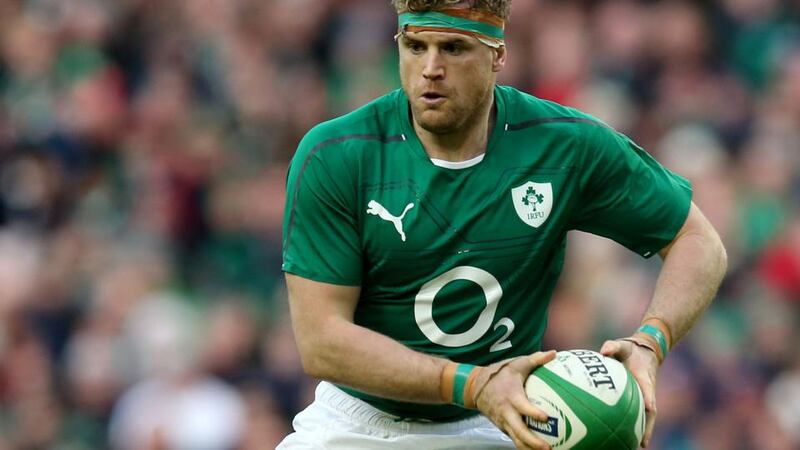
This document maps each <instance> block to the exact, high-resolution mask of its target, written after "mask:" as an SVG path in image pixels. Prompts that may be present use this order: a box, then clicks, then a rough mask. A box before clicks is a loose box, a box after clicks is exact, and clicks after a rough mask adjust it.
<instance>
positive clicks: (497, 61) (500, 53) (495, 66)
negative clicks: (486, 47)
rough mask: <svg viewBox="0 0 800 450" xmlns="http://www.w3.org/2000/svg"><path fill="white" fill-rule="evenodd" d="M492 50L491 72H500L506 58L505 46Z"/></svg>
mask: <svg viewBox="0 0 800 450" xmlns="http://www.w3.org/2000/svg"><path fill="white" fill-rule="evenodd" d="M492 50H494V61H492V70H493V71H494V72H500V71H501V70H503V67H505V66H506V56H508V52H507V51H506V46H505V45H501V46H500V47H497V48H495V49H492Z"/></svg>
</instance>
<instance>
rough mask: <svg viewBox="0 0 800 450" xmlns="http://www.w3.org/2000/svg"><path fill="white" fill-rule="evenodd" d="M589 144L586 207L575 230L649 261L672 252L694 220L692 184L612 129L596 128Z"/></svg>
mask: <svg viewBox="0 0 800 450" xmlns="http://www.w3.org/2000/svg"><path fill="white" fill-rule="evenodd" d="M585 143H586V147H585V149H584V150H585V153H584V155H583V157H584V164H583V168H582V170H581V185H582V193H581V202H580V205H579V207H578V209H577V211H576V214H575V216H574V222H573V227H572V228H575V229H578V230H582V231H586V232H589V233H593V234H597V235H600V236H604V237H607V238H609V239H612V240H614V241H616V242H618V243H620V244H622V245H624V246H625V247H627V248H628V249H630V250H632V251H634V252H636V253H638V254H640V255H642V256H644V257H650V256H652V255H654V254H655V253H657V252H658V251H660V250H661V249H663V248H664V247H666V246H667V244H669V243H670V242H672V240H673V239H674V238H675V236H676V235H677V233H678V231H679V230H680V228H681V227H682V226H683V223H684V222H685V221H686V217H687V215H688V214H689V207H690V205H691V199H692V187H691V184H690V183H689V181H688V180H686V179H685V178H683V177H680V176H678V175H676V174H675V173H673V172H671V171H669V170H668V169H666V168H665V167H663V166H661V164H659V163H658V162H657V161H656V160H655V159H654V158H653V157H652V156H650V155H649V154H648V153H647V152H646V151H644V150H643V149H642V148H641V147H639V146H638V145H636V144H635V143H634V142H633V141H631V140H630V139H629V138H628V137H626V136H624V135H622V134H620V133H618V132H616V131H614V130H612V129H610V128H606V127H604V126H601V125H595V126H592V127H591V129H590V130H587V134H586V141H585Z"/></svg>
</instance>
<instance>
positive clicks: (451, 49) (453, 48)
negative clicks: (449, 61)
mask: <svg viewBox="0 0 800 450" xmlns="http://www.w3.org/2000/svg"><path fill="white" fill-rule="evenodd" d="M442 50H444V51H445V52H446V53H451V54H457V53H459V52H460V51H461V46H460V45H458V44H445V46H444V47H442Z"/></svg>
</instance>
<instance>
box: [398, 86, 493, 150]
mask: <svg viewBox="0 0 800 450" xmlns="http://www.w3.org/2000/svg"><path fill="white" fill-rule="evenodd" d="M487 103H488V105H487V106H484V107H483V111H478V112H476V114H475V116H474V118H472V119H471V120H469V121H467V122H466V123H465V124H464V125H463V126H462V127H460V128H459V129H458V130H456V131H454V132H452V133H445V134H437V133H432V132H430V131H427V130H425V129H424V128H422V127H420V126H419V124H417V121H416V120H413V118H412V121H411V122H412V123H413V125H414V131H415V132H416V133H417V136H418V137H419V140H420V142H422V146H423V147H424V148H425V152H426V153H427V154H428V156H429V157H431V158H435V159H441V160H445V161H453V162H457V161H467V160H470V159H472V158H475V157H476V156H478V155H481V154H483V153H485V152H486V147H487V145H488V143H489V136H490V135H491V132H492V130H493V128H494V122H495V117H496V115H497V112H496V108H495V105H494V95H493V94H492V96H491V98H490V99H489V102H487Z"/></svg>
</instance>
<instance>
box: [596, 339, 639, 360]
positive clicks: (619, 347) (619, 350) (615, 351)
mask: <svg viewBox="0 0 800 450" xmlns="http://www.w3.org/2000/svg"><path fill="white" fill-rule="evenodd" d="M600 353H601V354H602V355H603V356H607V357H609V358H614V359H616V360H617V361H625V360H626V359H628V358H630V357H631V353H633V344H631V343H630V342H626V341H606V342H605V343H603V346H602V347H601V348H600Z"/></svg>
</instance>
